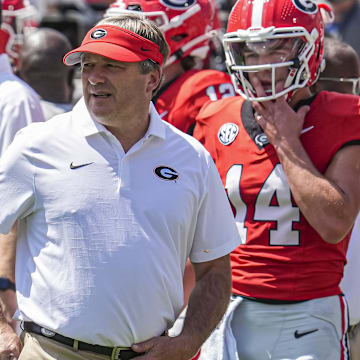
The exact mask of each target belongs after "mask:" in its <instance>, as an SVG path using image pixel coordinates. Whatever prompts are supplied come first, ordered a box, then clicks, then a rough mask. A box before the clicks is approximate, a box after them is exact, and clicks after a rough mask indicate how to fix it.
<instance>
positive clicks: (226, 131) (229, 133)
mask: <svg viewBox="0 0 360 360" xmlns="http://www.w3.org/2000/svg"><path fill="white" fill-rule="evenodd" d="M238 133H239V127H238V126H237V125H236V124H233V123H227V124H224V125H223V126H221V128H220V130H219V132H218V139H219V141H220V142H221V143H222V144H223V145H230V144H231V143H232V142H233V141H234V140H235V138H236V136H237V134H238Z"/></svg>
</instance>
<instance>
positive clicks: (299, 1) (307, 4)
mask: <svg viewBox="0 0 360 360" xmlns="http://www.w3.org/2000/svg"><path fill="white" fill-rule="evenodd" d="M293 3H294V5H295V6H296V7H297V8H298V9H299V10H300V11H302V12H304V13H308V14H315V13H316V12H317V11H318V7H317V5H316V4H315V2H314V1H313V0H293Z"/></svg>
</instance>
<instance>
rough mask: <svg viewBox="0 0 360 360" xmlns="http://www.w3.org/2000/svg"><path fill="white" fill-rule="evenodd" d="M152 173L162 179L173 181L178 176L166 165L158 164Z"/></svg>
mask: <svg viewBox="0 0 360 360" xmlns="http://www.w3.org/2000/svg"><path fill="white" fill-rule="evenodd" d="M154 173H155V175H157V176H158V177H159V178H160V179H162V180H167V181H171V180H172V181H175V180H177V179H178V178H179V174H178V173H177V171H176V170H174V169H172V168H171V167H168V166H158V167H157V168H155V169H154Z"/></svg>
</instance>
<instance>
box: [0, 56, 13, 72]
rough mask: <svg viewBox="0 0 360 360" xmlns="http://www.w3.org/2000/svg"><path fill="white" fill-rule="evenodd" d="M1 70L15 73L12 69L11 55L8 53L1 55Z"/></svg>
mask: <svg viewBox="0 0 360 360" xmlns="http://www.w3.org/2000/svg"><path fill="white" fill-rule="evenodd" d="M0 72H1V73H9V74H13V71H12V69H11V65H10V60H9V57H8V56H7V54H1V55H0Z"/></svg>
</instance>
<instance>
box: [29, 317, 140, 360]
mask: <svg viewBox="0 0 360 360" xmlns="http://www.w3.org/2000/svg"><path fill="white" fill-rule="evenodd" d="M24 330H25V331H27V332H32V333H35V334H38V335H41V336H45V337H46V338H48V339H51V340H55V341H57V342H59V343H62V344H65V345H68V346H70V347H72V348H73V349H74V350H82V351H90V352H93V353H97V354H102V355H108V356H110V357H111V359H116V360H129V359H132V358H134V357H137V356H140V355H143V353H137V352H135V351H133V350H131V349H130V348H122V347H108V346H101V345H92V344H88V343H85V342H82V341H77V340H74V339H71V338H68V337H66V336H63V335H60V334H57V333H55V332H53V331H51V330H48V329H46V328H43V327H42V326H40V325H37V324H35V323H33V322H31V321H24Z"/></svg>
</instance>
